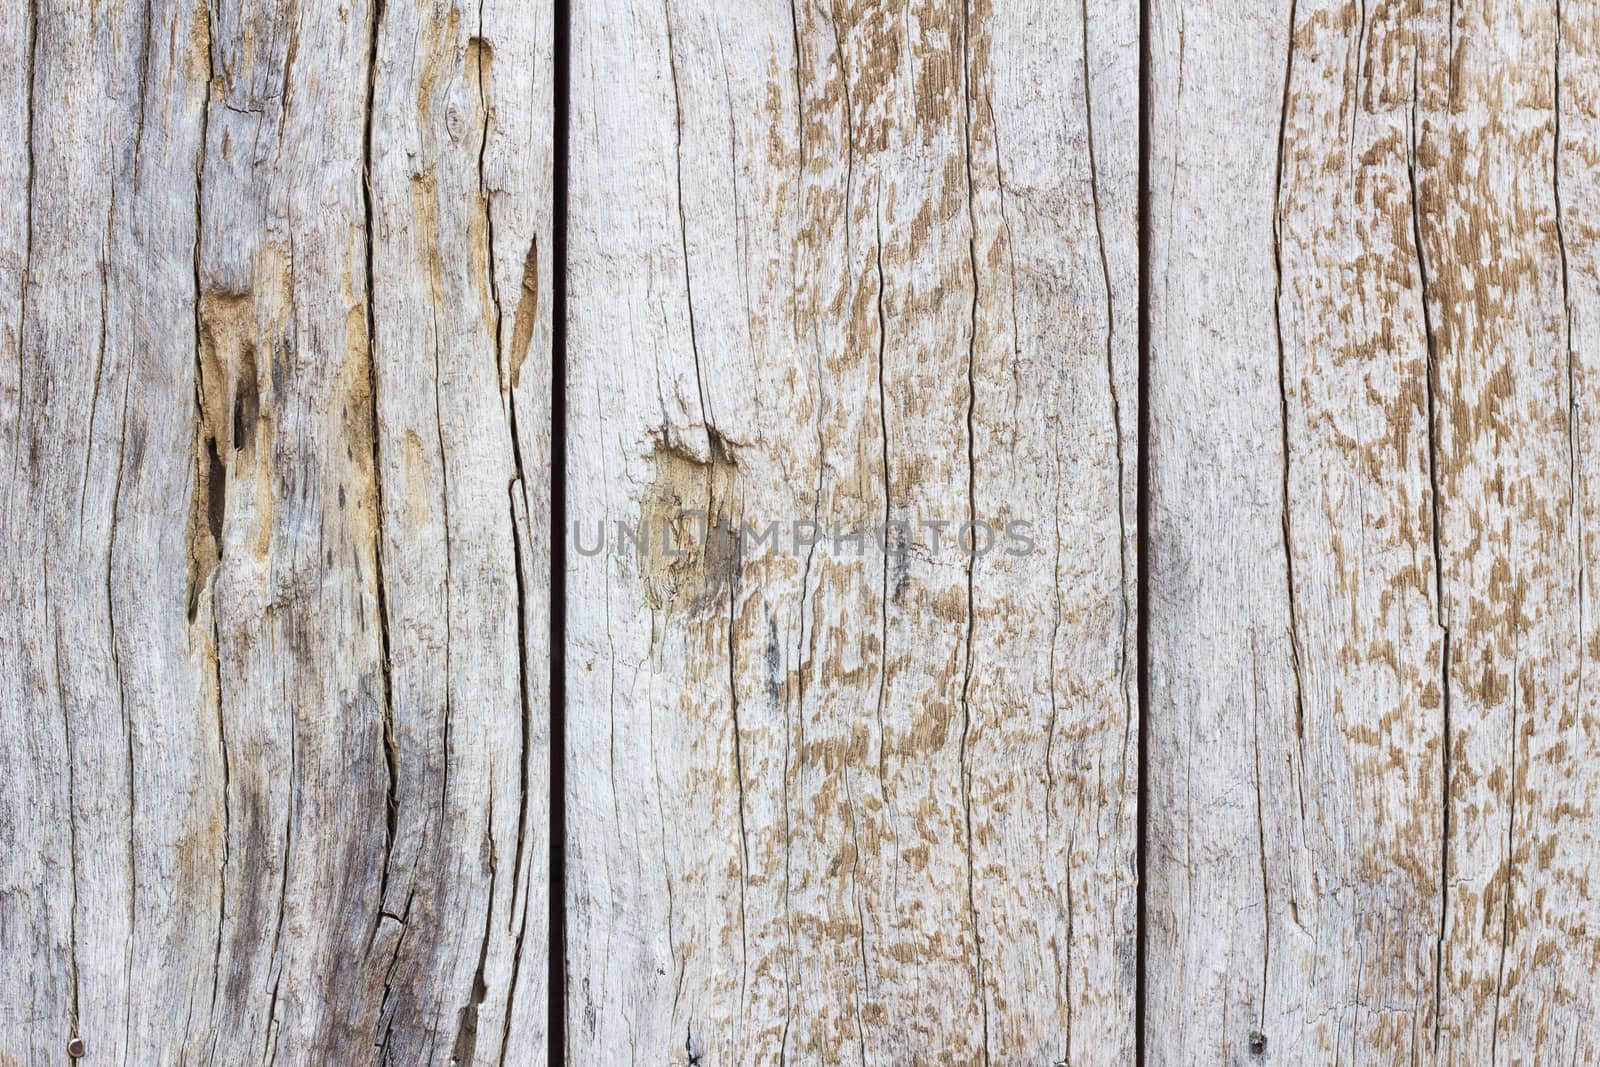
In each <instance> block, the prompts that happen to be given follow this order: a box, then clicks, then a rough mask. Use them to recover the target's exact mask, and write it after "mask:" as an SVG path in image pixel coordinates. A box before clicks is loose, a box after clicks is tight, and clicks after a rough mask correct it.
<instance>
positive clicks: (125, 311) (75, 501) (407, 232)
mask: <svg viewBox="0 0 1600 1067" xmlns="http://www.w3.org/2000/svg"><path fill="white" fill-rule="evenodd" d="M551 25H552V23H551V18H550V11H549V7H548V5H542V4H533V3H525V2H522V0H517V2H512V0H485V3H483V4H479V5H472V6H470V7H453V6H452V5H451V4H449V3H436V4H425V5H420V6H419V5H408V4H400V3H389V4H383V5H378V6H374V5H373V4H370V3H355V2H352V3H334V2H331V0H326V2H324V0H299V2H294V0H282V2H276V3H269V4H260V5H236V4H230V3H213V4H210V5H206V4H201V3H171V2H166V0H150V2H149V3H146V4H139V3H129V2H123V0H99V2H98V3H96V2H93V0H86V2H77V0H72V2H69V0H41V2H39V3H36V4H32V5H10V6H8V7H7V9H6V11H5V14H4V16H3V17H0V34H3V36H0V40H3V42H4V43H3V45H0V48H3V63H0V67H3V71H4V73H3V79H4V81H3V84H0V104H3V106H0V115H3V116H4V117H3V119H0V122H3V126H0V137H3V138H4V144H3V151H0V161H3V162H0V175H3V177H0V181H3V183H4V187H3V190H0V219H3V223H0V225H3V227H4V236H3V242H4V243H3V248H4V256H3V258H0V277H3V282H0V288H3V292H4V297H3V299H4V300H5V301H6V310H5V315H4V320H5V330H4V333H3V336H4V346H5V358H4V360H3V364H4V368H5V369H4V372H3V373H4V375H5V379H4V385H3V388H0V419H3V432H0V442H3V443H0V449H4V451H5V456H4V458H3V459H0V466H3V467H4V468H5V469H6V470H7V471H9V478H8V482H7V490H6V502H5V506H4V508H3V509H0V529H3V530H4V539H3V544H4V552H5V556H4V558H5V567H6V571H5V573H6V579H7V588H8V590H9V592H10V602H9V605H8V607H7V609H6V610H5V611H4V612H0V617H3V618H4V620H5V627H6V630H5V634H4V637H5V644H6V648H7V650H8V652H7V654H6V655H5V656H3V657H0V661H3V666H0V672H3V673H0V680H3V684H0V723H3V729H0V739H3V740H0V745H3V746H4V747H3V749H0V767H3V770H0V839H3V840H4V843H5V844H4V848H3V849H0V949H3V952H4V955H5V958H6V959H7V961H8V964H7V966H6V967H5V968H4V969H3V971H0V1062H5V1063H13V1062H15V1063H23V1064H35V1063H41V1064H42V1063H62V1062H66V1059H67V1055H68V1045H69V1041H70V1040H72V1039H74V1038H76V1039H78V1040H80V1041H81V1042H82V1043H83V1046H84V1052H85V1053H86V1055H87V1056H88V1057H89V1059H88V1060H86V1062H107V1063H109V1062H127V1063H149V1064H169V1063H178V1062H196V1063H215V1064H231V1063H246V1062H249V1063H259V1062H264V1061H266V1062H270V1061H274V1060H276V1061H280V1062H285V1063H340V1064H355V1063H375V1062H379V1061H380V1060H383V1059H387V1060H388V1061H389V1062H396V1063H407V1064H412V1063H440V1064H443V1063H450V1062H475V1063H498V1062H509V1063H534V1062H543V1060H544V1057H545V1034H544V1028H545V1022H546V1018H547V1012H546V1001H545V988H544V986H545V981H544V978H545V972H546V966H545V951H546V941H545V939H546V932H547V929H548V924H547V921H546V911H547V901H546V897H547V891H546V872H547V849H548V843H547V827H548V819H547V799H548V789H547V783H546V767H547V755H546V745H547V739H548V729H547V702H548V675H547V664H548V637H549V633H548V628H547V626H546V620H547V618H548V595H549V591H548V574H549V570H548V562H547V561H548V551H549V549H548V545H549V529H548V519H547V514H548V510H547V506H546V501H547V499H548V476H549V455H548V440H549V437H548V421H549V392H548V382H549V380H550V373H549V364H548V358H549V328H550V301H549V287H548V285H547V284H546V281H545V280H547V279H548V278H549V277H550V273H551V272H550V253H549V250H550V207H549V205H550V191H549V190H550V174H551V172H550V167H551V127H550V122H549V114H550V101H551V44H552V42H551V34H550V28H551Z"/></svg>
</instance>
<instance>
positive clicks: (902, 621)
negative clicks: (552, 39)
mask: <svg viewBox="0 0 1600 1067" xmlns="http://www.w3.org/2000/svg"><path fill="white" fill-rule="evenodd" d="M1086 17H1087V18H1088V20H1089V21H1088V23H1087V25H1086V24H1085V18H1086ZM573 20H574V21H573V29H572V71H573V86H572V98H571V108H572V122H573V126H572V135H571V142H570V144H571V159H570V168H571V169H570V195H571V198H572V199H571V208H570V231H569V241H570V246H569V247H570V265H571V270H570V274H569V279H568V281H569V292H570V294H571V296H570V300H571V304H570V310H569V321H568V328H569V334H568V341H569V353H570V357H569V358H570V363H569V381H570V385H569V389H570V393H569V397H570V399H569V403H570V407H569V415H570V433H571V439H570V446H569V454H568V456H567V457H566V458H567V486H568V502H569V507H570V518H571V520H572V522H573V523H574V524H575V530H574V532H573V533H572V534H571V535H569V536H571V537H572V539H573V541H572V544H571V546H570V550H569V553H568V567H569V579H568V583H569V584H568V594H569V602H568V627H569V641H570V646H569V648H568V651H567V656H568V660H567V667H568V677H567V698H568V716H569V721H568V736H567V750H568V761H569V764H568V795H567V800H566V805H567V815H568V826H567V835H568V853H567V864H568V875H567V877H568V886H567V901H566V904H567V923H568V1004H567V1014H566V1018H567V1030H568V1042H569V1047H570V1057H569V1058H570V1062H572V1063H584V1064H587V1063H624V1062H655V1063H660V1062H670V1063H699V1062H705V1063H732V1062H740V1063H783V1062H789V1063H795V1062H803V1063H833V1062H881V1063H889V1062H896V1063H973V1062H982V1061H986V1060H993V1061H994V1062H1027V1063H1050V1062H1055V1061H1057V1060H1060V1059H1063V1058H1066V1059H1069V1060H1071V1061H1072V1062H1087V1061H1091V1060H1092V1061H1096V1062H1118V1061H1121V1062H1126V1061H1127V1060H1128V1059H1129V1058H1130V1057H1131V1055H1132V1045H1133V1018H1134V1015H1133V1005H1134V1001H1133V993H1134V967H1135V953H1134V948H1135V946H1134V940H1135V939H1134V924H1135V921H1136V908H1135V885H1134V851H1135V849H1134V846H1135V840H1136V832H1137V817H1136V812H1135V803H1136V784H1137V731H1138V712H1137V704H1136V685H1135V674H1134V670H1135V654H1134V649H1135V645H1134V634H1135V630H1134V625H1133V619H1134V613H1135V610H1136V605H1135V587H1136V574H1135V567H1134V558H1133V555H1134V552H1133V548H1134V543H1135V529H1134V510H1135V509H1134V498H1135V488H1136V486H1135V465H1134V458H1135V457H1134V433H1135V427H1136V422H1137V412H1138V406H1137V398H1136V359H1135V351H1136V349H1135V345H1136V337H1137V330H1136V326H1135V307H1136V303H1135V298H1136V275H1135V217H1134V210H1135V197H1134V184H1135V174H1136V158H1137V137H1136V135H1135V133H1136V120H1135V114H1136V113H1135V107H1136V89H1137V51H1136V49H1137V32H1138V30H1137V12H1136V10H1135V7H1134V5H1131V4H1123V3H1118V4H1113V5H1104V4H1094V5H1087V6H1081V5H1078V4H1060V3H1022V4H1008V5H994V6H993V7H991V5H989V4H984V3H979V4H973V5H970V7H968V6H967V5H963V4H952V3H916V4H913V5H912V6H911V7H910V8H908V9H905V10H895V11H888V10H880V9H878V8H876V7H874V6H873V5H869V4H851V3H839V4H833V5H819V4H814V3H809V2H798V3H795V4H792V5H791V4H788V3H771V2H764V3H746V2H737V3H735V2H723V3H709V4H708V3H701V4H678V3H669V4H666V5H651V4H642V3H637V2H634V0H605V2H594V3H585V4H580V5H574V11H573ZM685 508H693V509H698V510H702V511H704V512H707V513H709V516H710V521H709V523H704V524H702V523H700V521H699V520H698V519H695V518H693V517H687V518H684V517H681V510H682V509H685ZM974 518H976V519H981V520H985V521H988V522H993V523H996V524H1003V523H1005V522H1008V521H1020V522H1026V523H1031V530H1032V533H1033V535H1034V537H1035V538H1036V539H1037V543H1036V551H1034V552H1031V553H1029V554H1026V555H1023V556H1020V557H1011V556H1007V555H1005V554H1004V553H1003V552H1001V551H999V550H996V551H993V552H991V553H986V554H983V555H981V556H978V557H976V558H969V556H968V555H967V554H965V553H963V552H960V551H958V550H954V549H952V547H951V540H952V539H953V538H954V537H955V535H956V532H957V528H958V527H959V526H960V525H961V524H962V523H964V522H967V521H969V520H971V519H974ZM796 519H799V520H804V521H805V522H811V521H815V522H818V523H821V524H822V525H823V526H824V528H825V529H827V530H829V531H831V530H832V529H833V528H834V527H835V526H836V525H843V526H845V527H849V526H853V525H855V524H867V525H870V524H877V523H883V522H885V521H886V520H890V521H895V522H911V523H916V522H918V521H919V520H928V521H936V522H948V523H949V524H950V526H949V528H948V529H947V530H946V531H945V533H944V535H943V544H942V545H936V543H935V541H934V532H933V531H932V530H930V529H928V528H924V527H920V526H918V527H915V528H913V529H912V530H910V531H909V536H907V537H906V538H904V539H903V540H902V539H900V538H897V537H891V538H890V543H889V545H888V547H887V549H880V547H879V546H878V545H876V544H873V543H872V541H871V539H870V535H869V539H868V541H867V543H866V545H865V546H864V547H863V548H862V549H861V550H857V549H855V548H854V547H853V546H852V545H851V544H850V543H849V542H847V541H844V540H842V539H841V540H840V542H839V543H837V544H836V543H835V542H834V540H833V538H832V537H831V536H829V535H828V534H824V537H823V540H822V542H821V543H819V544H816V545H808V544H803V545H800V546H795V545H794V544H793V538H792V537H791V536H790V532H791V530H792V525H791V524H792V522H793V520H796ZM663 522H667V523H670V524H672V525H673V527H674V529H675V530H676V533H677V537H678V540H676V541H675V545H676V546H677V547H680V548H684V549H685V550H686V551H687V553H688V554H687V555H685V556H682V557H674V556H669V555H666V554H665V553H664V551H663V550H662V548H661V545H660V540H661V536H660V533H661V527H662V523H663ZM769 522H775V523H778V524H779V533H778V535H777V536H778V539H779V543H777V544H774V543H772V542H764V543H761V544H756V543H754V541H753V540H747V541H745V542H744V543H743V545H742V546H741V545H739V544H738V543H737V542H736V541H735V540H734V538H733V536H732V535H733V533H734V532H735V531H737V530H738V529H739V528H740V524H741V523H744V524H748V526H749V527H751V528H752V529H754V530H758V531H759V530H762V529H764V528H765V526H766V524H767V523H769ZM619 523H620V524H621V525H622V526H623V527H624V528H626V529H636V528H638V526H639V524H641V523H643V524H644V526H645V528H646V530H647V531H648V532H649V533H650V534H652V535H653V537H654V541H653V542H652V548H651V550H650V551H649V552H648V553H644V554H641V553H640V552H638V551H637V550H636V549H635V548H634V547H633V546H632V544H631V543H630V542H628V541H625V540H619V539H618V536H617V531H616V524H619ZM702 525H708V526H710V527H711V530H710V532H709V535H707V536H701V535H700V526H702ZM602 531H603V532H604V533H605V534H606V538H607V541H608V545H607V547H606V549H605V550H604V551H602V552H599V553H598V554H589V552H590V551H592V550H593V549H594V548H595V547H596V545H597V538H598V537H599V536H600V534H601V532H602Z"/></svg>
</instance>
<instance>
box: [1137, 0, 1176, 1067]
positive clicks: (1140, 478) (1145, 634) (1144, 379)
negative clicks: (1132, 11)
mask: <svg viewBox="0 0 1600 1067" xmlns="http://www.w3.org/2000/svg"><path fill="white" fill-rule="evenodd" d="M1152 2H1153V0H1139V134H1138V138H1139V164H1138V169H1139V173H1138V187H1137V188H1136V189H1135V197H1136V199H1137V204H1138V206H1137V210H1136V214H1137V220H1136V227H1137V234H1138V237H1137V248H1136V249H1135V255H1136V256H1137V257H1138V307H1137V311H1136V313H1137V315H1138V331H1139V337H1138V350H1139V357H1138V358H1139V369H1138V388H1137V390H1136V391H1137V394H1138V405H1139V409H1138V412H1137V422H1138V427H1139V432H1138V443H1137V446H1136V449H1135V452H1136V457H1137V458H1136V461H1135V463H1134V479H1135V482H1136V483H1137V485H1138V492H1137V502H1136V504H1135V519H1134V571H1135V577H1134V581H1135V584H1136V586H1137V589H1138V592H1137V595H1136V596H1135V598H1134V600H1135V613H1136V615H1137V618H1138V625H1137V627H1136V632H1135V635H1134V643H1135V645H1136V647H1137V659H1138V670H1137V672H1136V674H1137V679H1138V683H1137V684H1138V693H1139V783H1138V831H1137V834H1136V837H1135V842H1134V883H1135V885H1136V887H1137V889H1136V894H1137V902H1136V907H1137V914H1138V917H1137V921H1136V922H1135V923H1134V960H1135V965H1134V976H1133V990H1134V992H1133V1061H1134V1064H1135V1065H1136V1067H1143V1065H1144V1062H1145V994H1146V991H1147V989H1148V988H1149V982H1148V973H1147V972H1148V968H1149V964H1148V961H1149V954H1148V942H1149V936H1148V933H1147V929H1146V928H1147V927H1148V925H1149V904H1148V896H1149V825H1148V822H1149V810H1150V803H1149V799H1150V771H1149V767H1150V759H1149V755H1150V627H1149V610H1150V535H1149V530H1150V312H1149V308H1150V5H1151V3H1152ZM1180 69H1181V65H1180Z"/></svg>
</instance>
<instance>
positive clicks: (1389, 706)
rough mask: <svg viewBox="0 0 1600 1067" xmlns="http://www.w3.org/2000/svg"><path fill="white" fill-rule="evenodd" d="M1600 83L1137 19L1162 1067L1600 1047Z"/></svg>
mask: <svg viewBox="0 0 1600 1067" xmlns="http://www.w3.org/2000/svg"><path fill="white" fill-rule="evenodd" d="M1597 47H1600V39H1597V35H1596V26H1595V16H1594V12H1593V10H1592V7H1580V6H1579V5H1570V4H1569V5H1566V7H1565V9H1563V7H1562V6H1561V5H1560V4H1558V3H1529V4H1520V5H1519V4H1510V5H1499V4H1491V3H1481V2H1470V3H1463V2H1455V3H1446V2H1444V0H1439V2H1432V0H1428V2H1424V3H1420V4H1389V5H1382V4H1380V5H1364V4H1357V3H1342V4H1341V3H1313V2H1309V0H1298V2H1294V3H1279V4H1275V5H1270V6H1269V8H1262V7H1260V6H1258V7H1256V8H1244V7H1241V6H1240V5H1237V4H1232V3H1223V2H1205V3H1178V2H1173V0H1157V2H1156V3H1155V5H1154V7H1153V12H1152V39H1151V41H1150V54H1151V56H1152V74H1151V81H1150V85H1149V89H1150V94H1151V96H1150V100H1151V109H1152V110H1151V114H1152V117H1153V137H1152V146H1151V161H1150V196H1151V201H1150V214H1151V232H1152V240H1151V245H1150V248H1149V249H1148V255H1149V257H1150V259H1149V262H1150V282H1149V287H1150V305H1149V314H1150V320H1151V323H1152V326H1151V348H1150V354H1149V369H1148V373H1149V418H1150V432H1151V436H1150V443H1149V447H1150V456H1151V470H1150V473H1149V477H1150V485H1151V495H1150V501H1149V509H1150V510H1149V531H1150V579H1149V580H1150V600H1149V604H1148V610H1149V615H1148V620H1149V626H1150V631H1149V633H1150V636H1149V642H1150V676H1149V686H1150V689H1149V692H1150V707H1149V709H1148V714H1149V716H1150V722H1151V740H1150V746H1149V757H1150V758H1149V764H1148V767H1147V774H1148V780H1149V783H1150V809H1149V842H1150V845H1149V849H1150V851H1149V861H1148V862H1149V866H1148V877H1149V885H1148V897H1147V904H1148V919H1149V927H1148V930H1149V953H1148V957H1147V960H1146V974H1147V976H1148V981H1149V987H1148V996H1149V1001H1148V1007H1147V1019H1149V1020H1150V1029H1149V1030H1148V1031H1147V1034H1146V1037H1147V1042H1148V1049H1149V1051H1150V1054H1151V1057H1150V1058H1151V1060H1152V1062H1154V1063H1161V1064H1168V1063H1170V1064H1189V1063H1196V1062H1218V1061H1228V1062H1237V1061H1239V1060H1240V1059H1242V1058H1243V1057H1244V1056H1245V1055H1246V1054H1248V1053H1252V1052H1254V1053H1256V1054H1257V1056H1258V1061H1260V1062H1285V1063H1289V1062H1294V1063H1301V1062H1303V1063H1329V1062H1337V1061H1343V1060H1352V1061H1353V1060H1360V1059H1370V1060H1374V1061H1382V1062H1392V1063H1423V1062H1427V1063H1452V1064H1453V1063H1463V1064H1491V1063H1500V1062H1507V1063H1519V1062H1552V1063H1554V1062H1560V1063H1568V1062H1585V1063H1589V1062H1595V1057H1596V1055H1597V1052H1600V1049H1597V1046H1596V1043H1595V1041H1596V1039H1595V1035H1594V1028H1593V1025H1592V1023H1593V1018H1594V1010H1595V1004H1594V1000H1593V996H1594V992H1593V989H1594V987H1593V981H1592V976H1593V973H1594V970H1595V966H1596V948H1597V940H1596V936H1595V935H1594V934H1593V933H1592V932H1591V931H1592V930H1593V928H1594V925H1595V924H1594V923H1593V922H1592V921H1591V920H1592V919H1593V917H1594V903H1593V902H1594V887H1593V884H1592V882H1593V875H1594V873H1595V869H1596V832H1597V829H1600V828H1597V826H1596V820H1595V816H1594V814H1593V812H1592V810H1591V809H1592V801H1591V799H1590V798H1591V797H1592V793H1593V769H1592V754H1593V752H1594V745H1595V732H1596V729H1597V727H1600V723H1597V721H1596V715H1595V704H1594V697H1593V695H1592V694H1593V688H1592V686H1587V687H1586V684H1585V675H1586V660H1587V658H1588V656H1589V655H1590V654H1591V653H1592V650H1593V647H1594V646H1593V641H1594V637H1595V634H1594V628H1593V623H1592V621H1591V619H1590V611H1591V610H1592V609H1590V607H1589V606H1588V605H1589V602H1590V588H1591V582H1592V579H1591V577H1590V575H1589V570H1588V566H1587V563H1586V559H1587V558H1588V556H1589V555H1590V553H1589V552H1588V548H1589V547H1590V542H1589V541H1588V538H1589V537H1590V536H1592V533H1591V532H1592V531H1593V529H1594V526H1595V516H1594V514H1593V509H1592V506H1591V505H1590V504H1589V503H1588V498H1587V496H1586V493H1585V489H1584V485H1585V471H1586V470H1587V469H1588V467H1589V466H1591V465H1592V463H1593V452H1592V447H1593V446H1592V444H1591V443H1590V441H1589V439H1588V438H1589V436H1590V435H1588V434H1587V433H1586V431H1585V428H1584V414H1585V412H1586V411H1588V410H1592V407H1593V405H1594V403H1595V399H1596V398H1595V397H1594V395H1593V390H1594V383H1593V381H1592V379H1591V378H1590V376H1589V375H1588V374H1587V373H1586V372H1587V365H1586V353H1587V354H1589V355H1590V356H1592V351H1593V349H1594V345H1595V341H1596V340H1597V338H1596V335H1595V333H1594V321H1593V320H1594V315H1595V308H1596V307H1597V306H1600V304H1597V298H1600V288H1597V281H1600V277H1597V273H1596V260H1595V236H1596V232H1597V231H1596V227H1595V224H1594V222H1593V218H1594V215H1593V212H1594V210H1595V208H1596V207H1597V203H1596V194H1595V190H1596V183H1595V180H1594V165H1595V163H1596V162H1597V161H1600V145H1597V142H1596V140H1595V135H1596V123H1595V114H1596V103H1597V101H1596V95H1595V86H1596V81H1595V76H1596V73H1597V64H1596V60H1597ZM1168 1020H1170V1021H1171V1022H1169V1021H1168ZM1174 1024H1175V1025H1174Z"/></svg>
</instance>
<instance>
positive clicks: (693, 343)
mask: <svg viewBox="0 0 1600 1067" xmlns="http://www.w3.org/2000/svg"><path fill="white" fill-rule="evenodd" d="M661 15H662V20H663V21H664V22H665V24H666V28H667V68H668V70H669V72H670V73H671V75H672V111H673V115H674V123H673V127H674V129H675V130H676V140H675V141H674V150H673V158H674V162H675V168H676V169H675V171H674V174H675V175H676V180H677V203H678V239H679V243H680V245H681V247H682V250H683V296H684V306H685V308H686V309H687V310H688V315H689V351H690V352H691V353H692V354H693V355H694V385H695V391H696V392H697V393H698V395H699V398H700V421H701V423H702V424H704V427H705V432H706V449H707V453H708V454H709V455H710V456H711V457H712V458H713V459H715V457H716V438H715V434H716V430H715V424H716V419H715V418H713V417H712V414H711V409H710V407H708V406H707V404H706V381H705V370H704V368H702V367H701V365H700V333H699V327H698V324H697V323H696V321H695V315H694V280H693V276H692V274H691V272H690V269H689V215H688V210H687V209H686V208H685V207H684V204H683V91H682V89H681V88H680V86H679V83H678V57H677V52H676V51H675V50H674V48H673V44H672V10H671V8H670V7H669V6H668V4H667V2H666V0H662V5H661Z"/></svg>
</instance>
